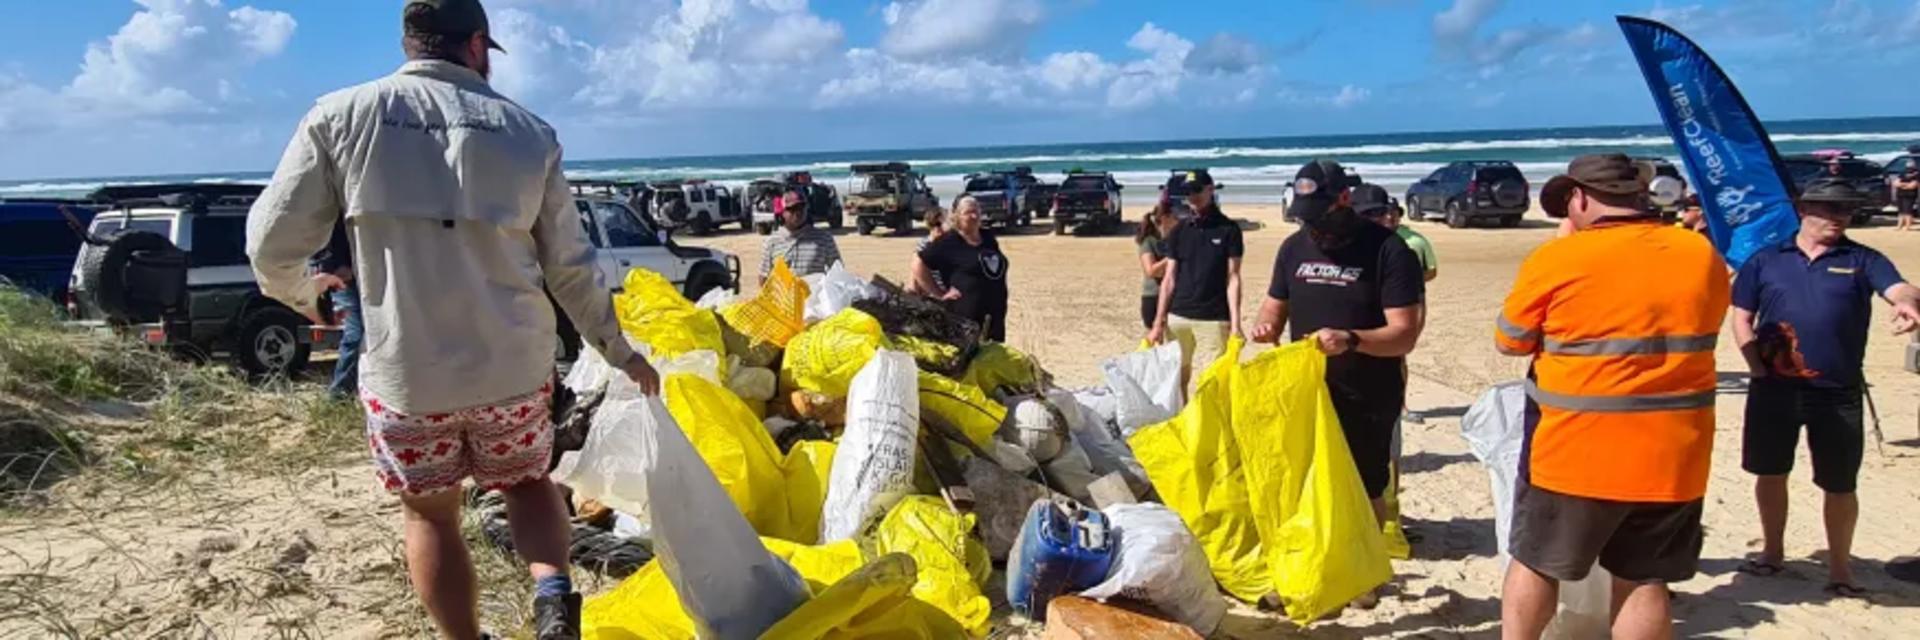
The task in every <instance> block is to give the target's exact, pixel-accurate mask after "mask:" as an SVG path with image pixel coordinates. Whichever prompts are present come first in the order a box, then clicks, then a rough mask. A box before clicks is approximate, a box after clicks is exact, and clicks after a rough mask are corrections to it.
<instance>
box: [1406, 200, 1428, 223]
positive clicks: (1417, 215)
mask: <svg viewBox="0 0 1920 640" xmlns="http://www.w3.org/2000/svg"><path fill="white" fill-rule="evenodd" d="M1401 202H1404V203H1406V205H1407V217H1408V218H1410V219H1412V220H1413V221H1414V222H1426V221H1427V214H1424V213H1421V212H1420V202H1419V201H1418V200H1414V199H1413V194H1412V193H1408V194H1407V197H1406V198H1404V199H1402V200H1401Z"/></svg>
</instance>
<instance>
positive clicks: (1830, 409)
mask: <svg viewBox="0 0 1920 640" xmlns="http://www.w3.org/2000/svg"><path fill="white" fill-rule="evenodd" d="M1867 200H1868V197H1867V194H1865V193H1862V192H1860V191H1859V190H1858V189H1857V188H1855V187H1854V186H1853V185H1852V184H1851V183H1849V182H1847V181H1845V180H1834V179H1827V178H1822V179H1820V180H1816V181H1814V182H1813V183H1812V184H1809V185H1808V186H1807V189H1806V191H1805V192H1804V193H1802V194H1801V196H1800V201H1799V210H1800V231H1799V232H1798V233H1796V234H1794V237H1793V238H1792V239H1791V240H1788V241H1787V242H1785V243H1782V244H1780V245H1779V246H1775V247H1767V248H1762V249H1761V250H1759V251H1758V252H1755V253H1754V254H1753V256H1752V257H1750V258H1748V259H1747V262H1746V263H1745V264H1742V265H1740V273H1739V275H1738V276H1737V277H1735V278H1734V280H1733V336H1734V339H1735V340H1738V341H1739V343H1740V353H1741V354H1742V355H1745V356H1746V359H1747V364H1748V366H1749V367H1750V368H1751V370H1752V372H1753V379H1752V383H1751V384H1750V385H1749V386H1748V388H1747V414H1746V425H1745V429H1744V430H1743V435H1742V438H1741V454H1740V466H1741V467H1742V468H1744V469H1746V471H1747V472H1748V473H1751V474H1754V476H1755V478H1754V487H1753V493H1754V500H1755V502H1757V503H1758V504H1759V508H1760V533H1761V536H1762V541H1763V546H1762V547H1761V550H1760V555H1759V556H1757V557H1755V558H1752V559H1749V560H1747V561H1746V562H1745V563H1743V564H1742V565H1740V570H1741V571H1744V572H1747V573H1750V574H1754V575H1760V576H1771V575H1774V574H1777V573H1780V572H1781V571H1782V570H1783V566H1782V564H1781V563H1782V562H1783V561H1784V559H1785V557H1786V553H1785V541H1784V540H1783V538H1784V537H1785V533H1786V528H1787V474H1788V473H1789V472H1791V471H1793V454H1794V449H1796V448H1798V445H1799V441H1800V429H1801V427H1803V426H1804V427H1806V432H1807V449H1808V450H1809V452H1810V453H1811V454H1812V458H1813V484H1814V486H1817V487H1819V488H1820V490H1821V491H1823V492H1825V493H1826V505H1825V516H1826V528H1827V588H1826V591H1827V593H1828V594H1830V595H1833V596H1837V597H1859V596H1861V595H1864V593H1865V592H1864V591H1862V590H1861V589H1860V586H1859V584H1858V583H1856V582H1855V581H1854V579H1853V568H1852V558H1851V554H1850V552H1851V550H1852V548H1853V529H1854V524H1855V522H1856V521H1858V520H1859V517H1860V501H1859V497H1858V496H1857V495H1856V494H1855V493H1854V491H1855V489H1856V488H1857V486H1858V482H1857V480H1858V478H1859V475H1860V458H1861V455H1862V453H1863V452H1864V450H1865V443H1866V438H1865V435H1864V433H1863V430H1862V427H1863V425H1864V423H1863V422H1862V420H1861V410H1860V409H1861V394H1862V393H1863V389H1864V388H1865V385H1866V375H1865V373H1864V372H1863V371H1862V365H1863V363H1864V362H1865V359H1866V353H1867V331H1868V327H1867V325H1868V324H1869V323H1870V322H1871V321H1872V320H1873V296H1875V295H1879V296H1883V297H1885V298H1886V299H1887V300H1888V301H1890V302H1892V303H1893V319H1894V332H1895V333H1896V334H1903V333H1907V332H1910V331H1913V329H1914V326H1915V323H1917V322H1920V288H1915V287H1914V286H1913V285H1910V284H1907V283H1906V282H1905V281H1904V280H1901V278H1900V272H1899V271H1898V270H1896V269H1895V268H1894V266H1893V262H1892V261H1889V260H1887V257H1886V256H1884V255H1881V253H1880V252H1879V251H1875V250H1873V249H1872V248H1869V247H1867V246H1866V245H1862V244H1860V243H1857V242H1854V241H1853V240H1851V239H1849V238H1847V225H1848V223H1849V221H1850V219H1851V218H1852V215H1853V212H1854V211H1855V210H1857V209H1859V208H1860V206H1861V205H1863V204H1865V203H1866V202H1867Z"/></svg>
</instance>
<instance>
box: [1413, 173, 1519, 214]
mask: <svg viewBox="0 0 1920 640" xmlns="http://www.w3.org/2000/svg"><path fill="white" fill-rule="evenodd" d="M1531 199H1532V195H1531V192H1530V191H1529V190H1528V187H1527V177H1526V176H1524V175H1521V174H1520V169H1519V168H1518V167H1515V166H1513V163H1511V162H1504V161H1474V162H1451V163H1448V164H1447V166H1444V167H1441V168H1439V169H1437V170H1435V171H1434V172H1433V173H1432V174H1429V175H1428V176H1427V177H1425V178H1422V179H1421V180H1420V181H1419V182H1415V183H1413V186H1411V187H1408V188H1407V198H1406V206H1407V217H1410V218H1413V219H1415V220H1426V219H1427V217H1428V216H1431V215H1436V214H1437V215H1444V216H1445V218H1443V219H1444V220H1446V222H1447V226H1449V227H1453V228H1455V229H1460V228H1464V227H1466V226H1468V225H1471V224H1473V223H1474V221H1476V220H1481V219H1493V220H1496V221H1498V222H1499V223H1500V226H1502V227H1517V226H1520V218H1521V216H1524V215H1526V213H1527V207H1528V206H1530V205H1531Z"/></svg>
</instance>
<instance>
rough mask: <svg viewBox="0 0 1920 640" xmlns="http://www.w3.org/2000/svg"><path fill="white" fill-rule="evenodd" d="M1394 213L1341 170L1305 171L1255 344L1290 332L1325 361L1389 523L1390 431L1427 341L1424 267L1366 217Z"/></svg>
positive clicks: (1357, 460)
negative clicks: (1409, 367) (1419, 348)
mask: <svg viewBox="0 0 1920 640" xmlns="http://www.w3.org/2000/svg"><path fill="white" fill-rule="evenodd" d="M1389 206H1390V202H1389V199H1388V196H1387V191H1386V190H1385V189H1382V188H1380V187H1378V186H1375V185H1369V184H1359V183H1358V180H1357V179H1355V178H1353V177H1352V176H1350V175H1349V174H1348V173H1347V172H1346V171H1345V170H1344V169H1342V168H1341V166H1340V165H1339V163H1336V162H1333V161H1330V160H1319V161H1315V162H1312V163H1309V164H1307V165H1306V166H1304V167H1301V168H1300V172H1299V173H1298V174H1297V175H1296V176H1295V177H1294V181H1293V202H1292V203H1291V204H1290V205H1289V206H1288V213H1289V214H1291V215H1292V216H1293V217H1294V218H1296V219H1298V220H1299V221H1300V222H1301V229H1300V230H1299V231H1296V232H1294V233H1293V235H1291V236H1288V237H1287V239H1286V241H1284V242H1282V243H1281V245H1280V251H1279V253H1278V255H1276V256H1275V257H1274V260H1273V281H1272V284H1271V285H1269V286H1268V288H1267V299H1266V301H1265V302H1264V303H1262V304H1261V305H1260V315H1259V319H1258V320H1257V321H1255V324H1254V329H1253V340H1254V341H1255V342H1266V343H1272V342H1276V341H1277V340H1278V339H1279V336H1280V330H1281V329H1283V328H1290V329H1291V330H1292V338H1293V339H1294V340H1311V341H1313V343H1314V345H1315V346H1317V347H1319V349H1320V351H1322V352H1324V353H1326V354H1327V356H1328V359H1327V371H1326V379H1327V380H1326V381H1327V391H1328V392H1329V393H1330V394H1331V395H1332V397H1333V409H1334V413H1336V414H1338V415H1339V417H1340V427H1341V429H1342V430H1343V431H1345V433H1346V437H1347V448H1348V449H1349V450H1351V451H1352V453H1353V461H1354V464H1355V466H1357V467H1358V468H1359V470H1360V480H1361V482H1362V483H1363V484H1365V485H1366V490H1367V497H1368V498H1369V499H1370V500H1372V502H1373V512H1374V516H1375V518H1376V519H1377V520H1378V521H1380V522H1385V520H1386V518H1387V507H1386V501H1385V499H1384V496H1385V494H1386V489H1387V484H1388V481H1389V480H1390V478H1391V463H1392V447H1393V432H1394V429H1395V427H1396V426H1397V425H1398V424H1399V422H1400V409H1401V407H1402V406H1404V405H1405V404H1406V402H1405V401H1406V393H1407V379H1406V374H1405V373H1404V369H1403V366H1404V363H1405V358H1406V355H1407V353H1408V352H1410V351H1413V347H1414V345H1415V344H1416V343H1418V342H1419V340H1420V330H1421V326H1422V322H1423V318H1424V315H1425V314H1424V301H1425V297H1426V284H1425V283H1426V279H1425V268H1424V267H1422V266H1421V264H1420V257H1419V256H1418V255H1415V254H1414V252H1413V250H1412V249H1409V248H1407V243H1406V242H1405V241H1403V240H1401V239H1400V237H1399V236H1397V235H1395V234H1394V233H1393V232H1392V231H1388V230H1387V229H1386V228H1385V227H1383V226H1380V225H1378V224H1374V223H1372V222H1368V221H1367V220H1366V219H1365V216H1368V215H1373V214H1376V213H1380V212H1383V211H1384V210H1386V209H1387V208H1388V207H1389Z"/></svg>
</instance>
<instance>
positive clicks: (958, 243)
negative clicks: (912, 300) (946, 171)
mask: <svg viewBox="0 0 1920 640" xmlns="http://www.w3.org/2000/svg"><path fill="white" fill-rule="evenodd" d="M948 224H949V225H950V227H949V228H950V231H949V232H948V233H947V234H946V235H942V236H940V238H939V239H938V240H934V241H933V242H932V243H929V244H928V245H927V247H926V248H925V249H922V250H921V251H920V254H919V256H917V257H916V258H915V259H914V263H913V279H914V281H915V282H917V283H919V286H920V290H922V291H926V292H929V294H931V295H932V297H933V298H935V299H937V300H940V301H942V302H945V303H946V305H947V310H949V311H952V312H953V313H954V314H955V315H958V316H960V317H962V318H966V319H968V320H972V321H974V322H977V323H980V330H981V335H982V336H983V337H985V338H987V339H989V340H993V341H995V342H1006V340H1007V255H1006V254H1004V253H1001V252H1000V243H999V242H998V241H996V240H995V239H994V236H993V234H992V233H989V232H987V231H985V230H982V229H981V228H980V203H978V202H975V201H974V199H973V198H971V197H967V196H961V197H960V199H958V200H955V201H954V203H953V211H952V212H951V215H950V217H949V219H948ZM935 274H939V281H936V280H935V279H934V275H935ZM943 283H944V284H943Z"/></svg>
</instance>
